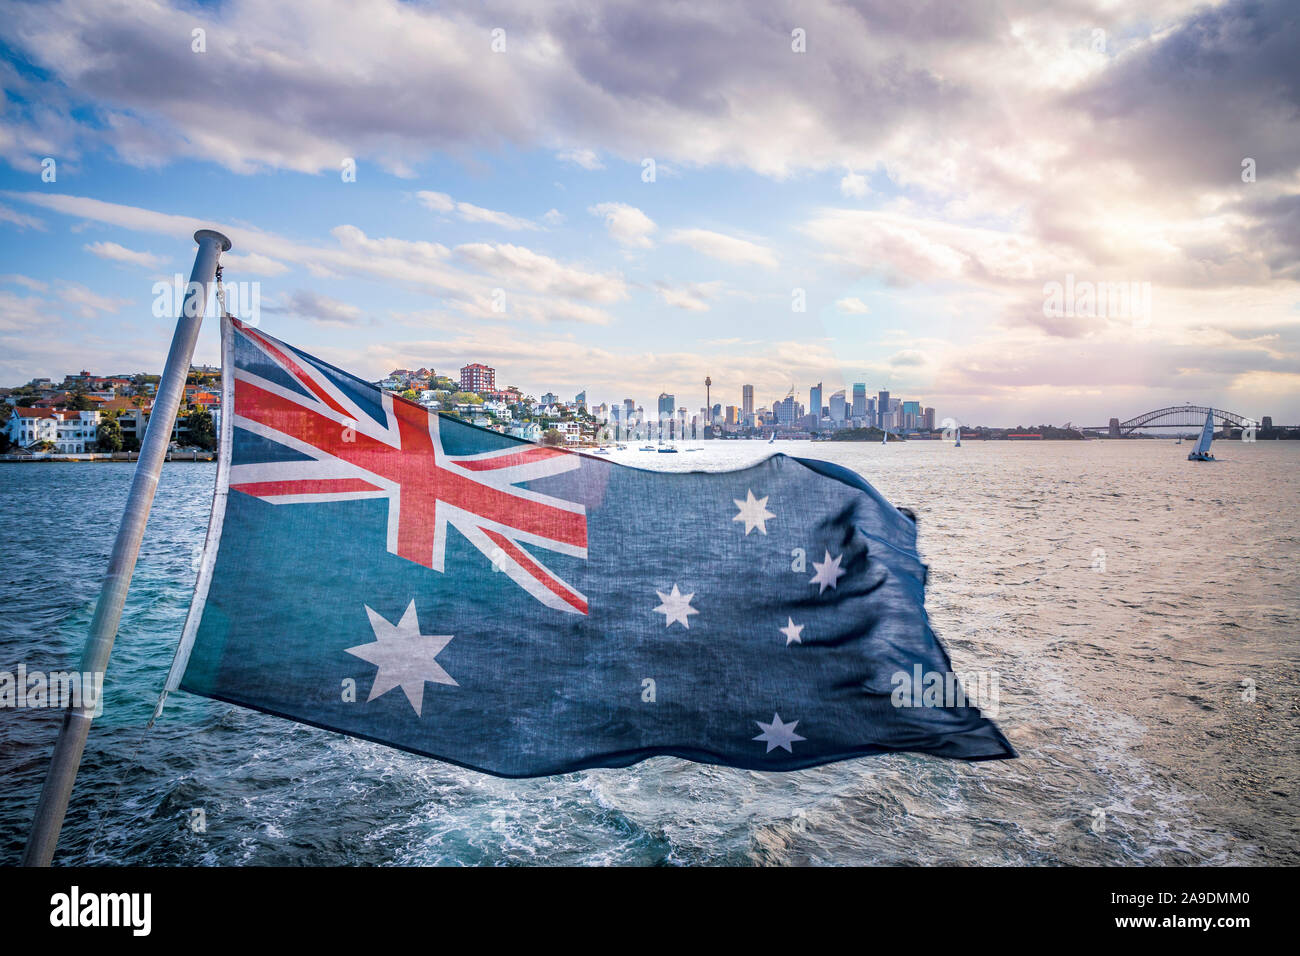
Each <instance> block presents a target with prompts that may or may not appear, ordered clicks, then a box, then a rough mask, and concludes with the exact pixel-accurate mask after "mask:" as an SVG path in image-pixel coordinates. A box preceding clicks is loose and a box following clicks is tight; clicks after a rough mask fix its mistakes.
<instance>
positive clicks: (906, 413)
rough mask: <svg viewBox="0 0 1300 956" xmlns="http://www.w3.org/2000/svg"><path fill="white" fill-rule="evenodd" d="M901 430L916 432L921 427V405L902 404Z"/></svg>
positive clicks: (918, 403)
mask: <svg viewBox="0 0 1300 956" xmlns="http://www.w3.org/2000/svg"><path fill="white" fill-rule="evenodd" d="M902 424H903V428H904V429H906V430H907V431H916V430H917V429H918V428H920V427H921V403H920V402H904V403H903V423H902Z"/></svg>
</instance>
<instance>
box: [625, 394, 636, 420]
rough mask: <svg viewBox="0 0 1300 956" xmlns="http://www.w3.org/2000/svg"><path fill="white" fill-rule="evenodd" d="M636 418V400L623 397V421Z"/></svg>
mask: <svg viewBox="0 0 1300 956" xmlns="http://www.w3.org/2000/svg"><path fill="white" fill-rule="evenodd" d="M635 418H636V402H634V401H633V400H632V399H630V398H625V399H623V421H625V422H630V421H633V420H634V419H635Z"/></svg>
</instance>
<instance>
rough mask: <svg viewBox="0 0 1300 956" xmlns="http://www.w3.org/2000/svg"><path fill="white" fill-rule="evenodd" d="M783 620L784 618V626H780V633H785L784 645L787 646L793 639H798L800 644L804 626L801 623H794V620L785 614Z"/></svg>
mask: <svg viewBox="0 0 1300 956" xmlns="http://www.w3.org/2000/svg"><path fill="white" fill-rule="evenodd" d="M785 620H786V625H785V627H783V628H781V633H782V634H784V635H785V646H786V647H789V646H790V645H791V644H793V643H794V642H795V641H798V642H799V643H800V644H802V643H803V628H804V626H803V625H802V624H796V623H795V622H794V618H792V617H789V616H787V617H786V619H785Z"/></svg>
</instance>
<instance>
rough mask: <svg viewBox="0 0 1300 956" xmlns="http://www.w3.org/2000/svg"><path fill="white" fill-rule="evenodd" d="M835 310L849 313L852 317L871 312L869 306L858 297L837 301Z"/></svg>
mask: <svg viewBox="0 0 1300 956" xmlns="http://www.w3.org/2000/svg"><path fill="white" fill-rule="evenodd" d="M835 308H837V309H838V310H839V311H841V312H847V313H848V314H850V315H866V314H867V313H868V312H870V311H871V310H870V309H869V308H867V304H866V303H865V302H863V301H862V300H861V299H859V298H857V297H856V296H849V297H847V298H843V299H837V300H836V302H835Z"/></svg>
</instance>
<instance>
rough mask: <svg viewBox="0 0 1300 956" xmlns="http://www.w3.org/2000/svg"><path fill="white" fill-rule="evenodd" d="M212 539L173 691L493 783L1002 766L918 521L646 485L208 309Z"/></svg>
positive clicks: (743, 472) (858, 493)
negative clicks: (935, 625)
mask: <svg viewBox="0 0 1300 956" xmlns="http://www.w3.org/2000/svg"><path fill="white" fill-rule="evenodd" d="M222 350H223V359H224V369H225V374H224V377H223V382H224V391H225V395H224V400H223V406H222V407H223V416H222V422H221V431H222V443H221V456H220V464H219V470H218V476H217V490H216V498H215V501H214V505H213V513H212V519H211V524H210V527H209V531H208V540H207V544H206V547H205V549H204V557H203V560H202V564H201V568H200V572H199V578H198V583H197V586H196V589H195V596H194V601H193V605H192V607H191V609H190V616H189V619H188V620H187V622H186V627H185V632H184V635H183V637H182V641H181V646H180V650H179V652H178V654H177V658H176V662H175V664H174V666H173V668H172V674H171V677H170V679H169V683H168V687H169V689H173V690H174V689H177V688H179V689H182V690H187V691H190V692H193V693H196V694H202V695H204V696H207V697H212V698H215V699H217V700H223V701H229V702H232V703H235V704H240V705H242V706H245V707H251V708H254V709H256V710H261V711H265V712H267V713H271V714H278V715H280V716H282V717H287V718H289V719H291V720H296V721H300V722H302V723H307V724H312V725H315V726H318V727H324V728H328V729H330V730H335V731H338V732H341V733H344V734H349V735H352V736H355V737H362V738H365V739H368V740H373V741H378V742H380V743H383V744H387V745H389V746H392V747H397V748H400V749H402V750H407V751H411V752H414V753H419V754H426V755H428V756H431V757H437V758H438V759H441V760H446V761H450V762H452V763H456V764H460V765H462V766H466V767H470V768H473V769H476V770H481V771H485V772H487V773H492V774H497V775H500V776H506V777H528V776H541V775H545V774H555V773H563V772H567V771H572V770H580V769H584V768H588V767H624V766H628V765H630V764H633V763H636V762H637V761H639V760H644V759H645V758H647V757H651V756H656V755H673V756H677V757H684V758H686V759H689V760H696V761H701V762H705V763H715V764H726V765H730V766H736V767H745V768H749V769H753V770H798V769H800V768H804V767H811V766H814V765H817V764H823V763H827V762H830V761H835V760H844V759H847V758H850V757H860V756H866V755H871V754H880V753H890V752H897V751H916V752H920V753H928V754H934V755H937V756H942V757H954V758H959V759H964V760H983V759H997V758H1003V757H1014V756H1015V752H1014V751H1013V750H1012V748H1011V746H1010V745H1009V744H1008V743H1007V741H1006V739H1005V738H1004V737H1003V735H1002V734H1001V733H1000V732H999V730H998V729H997V727H996V726H994V724H993V723H991V722H990V721H989V720H988V719H986V718H985V717H983V716H981V714H980V712H979V710H978V709H976V708H975V707H973V706H970V703H969V702H968V701H966V700H964V699H961V700H957V701H953V700H951V699H948V698H946V697H945V696H943V695H941V694H934V695H927V696H926V698H925V700H922V699H921V698H922V694H921V689H920V688H919V687H918V688H916V694H915V695H913V694H910V693H909V694H907V695H905V696H904V695H900V694H899V693H898V692H897V691H898V689H899V675H905V676H906V678H907V679H909V680H910V679H912V677H913V675H915V676H916V677H920V676H921V675H923V674H925V675H939V677H938V678H937V680H938V681H942V680H943V678H944V677H947V678H949V680H948V681H947V683H948V686H949V688H951V686H952V681H951V676H952V667H951V664H950V663H949V659H948V655H947V654H946V653H945V651H944V649H943V647H942V645H940V643H939V641H938V639H937V638H936V637H935V635H934V633H933V631H932V630H931V629H930V626H929V623H928V621H927V618H926V613H925V578H926V569H925V566H924V565H923V564H922V563H921V561H920V560H919V558H918V556H917V551H916V526H915V523H914V521H913V520H912V518H911V517H909V516H908V515H907V514H905V513H904V512H902V511H900V510H899V509H897V508H895V507H894V506H893V505H891V504H890V503H889V502H887V501H886V500H885V499H884V498H883V497H881V495H880V494H879V493H877V492H876V491H875V489H873V488H872V487H871V486H870V485H869V484H868V483H867V482H866V481H864V480H863V479H862V478H860V477H859V476H857V475H856V474H854V473H852V472H850V471H848V470H846V469H843V468H840V467H838V466H835V465H830V464H827V463H824V462H818V461H809V460H804V459H799V458H791V457H788V456H786V455H781V454H777V455H774V456H772V457H770V458H768V459H766V460H764V461H762V462H760V463H759V464H756V465H753V466H751V467H748V468H743V469H740V470H737V471H729V472H714V473H705V472H690V473H664V472H655V471H647V470H644V469H640V468H632V467H627V466H623V465H620V464H615V463H613V462H610V461H608V460H606V459H603V458H599V457H595V456H591V455H586V454H582V453H577V452H573V451H568V450H565V449H560V448H552V447H548V446H544V445H536V444H532V443H529V442H525V441H522V440H519V439H515V438H511V437H508V436H506V435H502V434H499V433H497V432H494V431H490V430H487V429H483V428H477V427H474V426H472V425H469V424H467V423H464V422H461V421H459V420H457V419H455V418H452V417H447V416H440V415H438V414H436V413H431V412H430V411H428V410H426V409H425V408H423V407H421V406H419V405H416V404H414V403H411V402H407V401H405V400H403V399H401V398H400V397H397V396H394V395H392V394H389V393H387V392H383V391H381V390H380V389H378V388H376V387H374V386H372V385H370V384H367V383H366V382H364V381H362V380H360V379H358V378H356V377H354V376H352V375H349V374H347V373H346V372H343V371H340V370H339V369H337V368H334V367H333V366H331V365H328V364H327V363H325V362H322V361H321V360H319V359H317V358H314V357H312V356H311V355H308V354H306V353H305V352H302V351H300V350H298V349H295V348H292V347H291V346H289V345H286V344H285V343H283V342H281V341H278V340H277V339H274V338H272V337H271V336H269V335H267V334H265V333H264V332H262V331H260V330H258V329H255V328H252V327H250V326H247V325H244V324H241V323H239V322H237V321H234V320H231V319H227V320H225V322H224V324H223V328H222Z"/></svg>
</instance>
